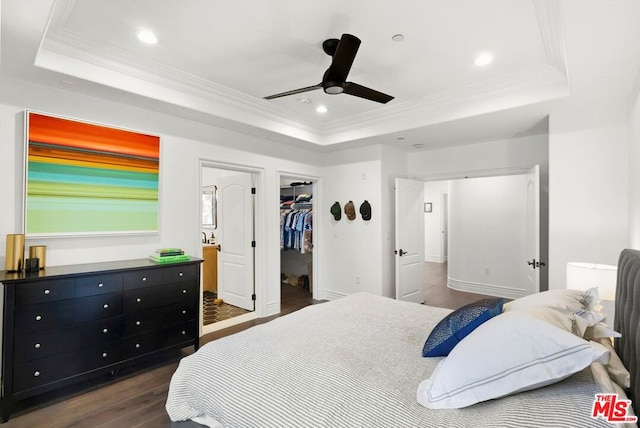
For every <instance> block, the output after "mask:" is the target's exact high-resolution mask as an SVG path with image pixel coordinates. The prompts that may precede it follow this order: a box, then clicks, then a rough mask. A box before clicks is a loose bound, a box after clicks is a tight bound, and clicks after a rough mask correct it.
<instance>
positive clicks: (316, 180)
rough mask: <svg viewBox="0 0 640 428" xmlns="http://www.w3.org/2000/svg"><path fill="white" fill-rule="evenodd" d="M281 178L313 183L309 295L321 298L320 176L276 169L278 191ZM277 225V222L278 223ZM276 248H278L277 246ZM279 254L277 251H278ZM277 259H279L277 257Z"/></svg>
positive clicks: (322, 294)
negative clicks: (310, 285) (310, 284)
mask: <svg viewBox="0 0 640 428" xmlns="http://www.w3.org/2000/svg"><path fill="white" fill-rule="evenodd" d="M283 179H296V180H304V181H311V182H312V183H313V187H312V189H313V232H312V233H313V252H312V254H311V260H312V263H313V272H312V273H311V275H312V278H311V280H312V282H313V290H312V294H311V296H312V297H313V299H314V300H322V299H324V298H325V297H324V285H323V284H324V283H323V281H322V269H320V266H322V265H321V262H322V233H321V229H322V228H321V226H322V221H323V217H324V215H323V212H324V210H322V209H319V208H320V207H322V206H323V204H322V178H321V177H319V176H316V175H309V174H304V173H297V172H292V171H285V170H277V171H276V180H277V183H278V192H280V182H281V181H282V180H283ZM276 197H277V199H276V200H277V201H280V194H279V193H278V195H277V196H276ZM278 218H280V203H278ZM278 225H279V223H278ZM278 250H280V248H279V246H278ZM278 254H279V252H278ZM278 260H279V259H278ZM278 272H282V266H281V263H280V261H278ZM280 297H281V296H280V293H278V298H277V303H276V306H277V312H275V313H279V312H280V310H281V300H280ZM274 309H275V308H274Z"/></svg>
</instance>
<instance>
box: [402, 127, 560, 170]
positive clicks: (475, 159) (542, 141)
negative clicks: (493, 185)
mask: <svg viewBox="0 0 640 428" xmlns="http://www.w3.org/2000/svg"><path fill="white" fill-rule="evenodd" d="M548 141H549V137H548V135H546V134H544V135H536V136H530V137H521V138H514V139H510V140H498V141H491V142H487V143H478V144H469V145H465V146H457V147H450V148H444V149H434V150H425V151H420V152H415V153H411V155H410V156H409V157H408V173H409V176H410V177H415V178H420V179H423V180H425V181H434V180H449V179H453V178H463V177H465V176H469V177H478V176H487V175H490V176H495V175H501V174H503V173H508V172H510V171H512V170H514V169H528V168H531V167H532V166H534V165H540V167H541V170H544V169H545V167H546V166H547V165H548V164H549V158H548V148H547V145H548ZM543 174H544V172H543Z"/></svg>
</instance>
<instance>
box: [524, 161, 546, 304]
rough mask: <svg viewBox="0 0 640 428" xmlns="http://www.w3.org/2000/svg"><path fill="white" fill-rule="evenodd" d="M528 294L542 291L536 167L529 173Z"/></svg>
mask: <svg viewBox="0 0 640 428" xmlns="http://www.w3.org/2000/svg"><path fill="white" fill-rule="evenodd" d="M525 245H526V248H527V257H528V260H527V268H526V269H527V270H526V275H527V284H526V285H527V294H533V293H537V292H538V291H540V268H542V267H544V266H545V264H544V262H542V261H540V167H539V166H538V165H536V166H534V167H533V168H531V169H530V170H529V172H528V173H527V232H526V244H525Z"/></svg>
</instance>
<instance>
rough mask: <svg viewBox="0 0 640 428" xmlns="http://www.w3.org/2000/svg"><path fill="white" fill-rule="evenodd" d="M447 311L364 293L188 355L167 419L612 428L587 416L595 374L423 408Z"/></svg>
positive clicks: (244, 427) (384, 426)
mask: <svg viewBox="0 0 640 428" xmlns="http://www.w3.org/2000/svg"><path fill="white" fill-rule="evenodd" d="M449 312H450V311H449V310H448V309H441V308H433V307H429V306H424V305H417V304H414V303H406V302H399V301H396V300H393V299H388V298H384V297H379V296H375V295H371V294H366V293H358V294H354V295H351V296H348V297H344V298H342V299H339V300H336V301H332V302H329V303H324V304H320V305H314V306H309V307H307V308H304V309H302V310H300V311H298V312H294V313H293V314H290V315H287V316H285V317H281V318H277V319H275V320H273V321H271V322H269V323H267V324H263V325H259V326H255V327H252V328H251V329H249V330H246V331H244V332H242V333H239V334H235V335H233V336H228V337H225V338H223V339H219V340H216V341H214V342H211V343H208V344H207V345H205V346H203V347H202V348H201V349H200V350H199V351H198V352H196V353H195V354H193V355H190V356H188V357H186V358H184V359H183V360H182V361H181V362H180V365H179V367H178V369H177V370H176V372H175V374H174V375H173V378H172V380H171V386H170V389H169V395H168V399H167V404H166V409H167V412H168V413H169V416H170V417H171V419H172V420H173V421H179V420H188V419H192V420H195V421H198V422H200V423H206V424H207V425H208V426H211V427H228V428H231V427H238V428H251V427H260V428H268V427H273V428H289V427H300V428H311V427H327V428H328V427H331V428H339V427H345V428H356V427H380V428H390V427H437V428H442V427H533V426H544V427H596V426H609V425H608V424H606V423H605V422H603V421H602V420H594V419H592V418H591V417H590V411H591V405H592V402H593V396H594V394H595V393H596V392H597V390H596V386H595V384H594V383H593V380H592V378H591V373H590V370H589V369H588V368H587V369H586V370H583V371H582V372H580V373H578V374H576V375H574V376H572V377H570V378H569V379H566V380H564V381H562V382H560V383H557V384H555V385H551V386H548V387H545V388H541V389H538V390H535V391H529V392H525V393H520V394H517V395H513V396H510V397H506V398H502V399H499V400H493V401H489V402H485V403H481V404H477V405H474V406H471V407H469V408H466V409H459V410H429V409H426V408H424V407H422V406H421V405H419V404H418V402H417V401H416V390H417V388H418V384H419V383H420V382H421V381H422V380H424V379H426V378H428V377H429V376H430V374H431V372H432V371H433V370H434V369H435V367H436V364H437V362H438V360H439V359H437V358H423V357H422V356H421V350H422V346H423V344H424V341H425V340H426V338H427V336H428V334H429V332H430V331H431V329H432V328H433V327H434V326H435V325H436V324H437V322H438V321H439V320H440V319H441V318H442V317H444V316H445V315H446V314H447V313H449ZM497 352H499V351H497ZM473 369H474V368H473V367H461V368H460V370H473Z"/></svg>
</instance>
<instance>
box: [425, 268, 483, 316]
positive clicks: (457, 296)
mask: <svg viewBox="0 0 640 428" xmlns="http://www.w3.org/2000/svg"><path fill="white" fill-rule="evenodd" d="M424 276H425V285H426V289H425V302H424V304H425V305H429V306H437V307H440V308H449V309H458V308H459V307H461V306H464V305H466V304H468V303H473V302H475V301H478V300H480V299H485V298H487V297H491V296H484V295H482V294H474V293H465V292H463V291H457V290H452V289H451V288H449V287H447V285H446V284H447V264H446V263H430V262H425V267H424Z"/></svg>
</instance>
